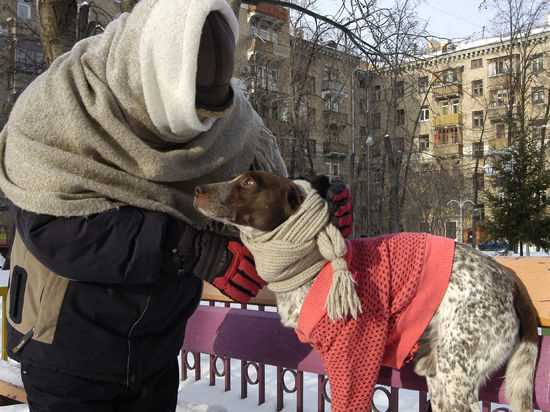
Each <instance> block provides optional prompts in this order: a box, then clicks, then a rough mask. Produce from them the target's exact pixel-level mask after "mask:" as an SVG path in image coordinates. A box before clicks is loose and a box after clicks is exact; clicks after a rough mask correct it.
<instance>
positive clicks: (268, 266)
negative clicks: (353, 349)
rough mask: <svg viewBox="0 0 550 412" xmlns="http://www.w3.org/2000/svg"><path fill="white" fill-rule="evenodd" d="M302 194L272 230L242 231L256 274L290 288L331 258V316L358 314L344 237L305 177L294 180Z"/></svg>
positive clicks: (270, 285)
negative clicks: (292, 210) (301, 199)
mask: <svg viewBox="0 0 550 412" xmlns="http://www.w3.org/2000/svg"><path fill="white" fill-rule="evenodd" d="M295 182H296V183H297V184H298V185H299V186H300V187H301V188H302V189H303V190H304V192H305V193H306V198H305V200H304V202H303V203H302V204H301V205H300V208H299V209H298V210H297V211H296V212H295V213H294V214H293V215H292V216H290V218H289V219H288V220H287V221H286V222H284V223H283V224H282V225H280V226H279V227H277V228H276V229H275V230H273V231H271V232H263V231H260V230H252V231H247V232H241V240H242V241H243V243H244V244H245V245H246V247H248V249H249V250H250V251H251V252H252V255H253V256H254V261H255V263H256V268H257V270H258V273H259V275H260V276H261V277H262V278H263V279H264V280H265V281H266V282H267V284H268V288H269V289H271V290H272V291H274V292H279V293H280V292H289V291H292V290H295V289H297V288H299V287H300V286H302V285H304V284H305V283H306V282H308V281H309V280H311V279H313V278H314V277H316V276H317V275H318V273H319V271H320V270H321V268H322V267H323V266H324V265H325V264H326V263H327V261H330V262H331V265H332V268H333V281H332V286H331V289H330V292H329V296H328V300H327V313H328V316H329V317H330V319H332V320H339V319H346V318H347V317H348V316H351V317H353V318H354V319H356V318H357V316H358V314H359V313H361V301H360V299H359V297H358V295H357V292H356V290H355V282H354V280H353V277H352V274H351V272H350V271H349V270H348V266H347V263H346V261H345V259H344V257H345V255H346V253H347V248H346V241H345V239H344V237H343V236H342V234H341V233H340V231H339V230H338V229H337V228H336V227H335V226H334V225H332V224H331V223H330V221H329V220H330V215H329V210H328V205H327V202H326V201H324V200H323V199H322V198H321V196H319V194H318V193H317V192H316V191H315V190H313V189H312V188H311V185H310V184H309V183H308V182H305V181H295Z"/></svg>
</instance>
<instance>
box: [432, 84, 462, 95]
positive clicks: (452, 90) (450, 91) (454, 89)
mask: <svg viewBox="0 0 550 412" xmlns="http://www.w3.org/2000/svg"><path fill="white" fill-rule="evenodd" d="M461 95H462V83H461V82H457V83H451V84H449V83H445V84H436V85H434V86H433V87H432V96H433V97H434V98H435V99H445V98H447V97H457V96H461Z"/></svg>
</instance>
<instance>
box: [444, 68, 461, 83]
mask: <svg viewBox="0 0 550 412" xmlns="http://www.w3.org/2000/svg"><path fill="white" fill-rule="evenodd" d="M442 78H443V82H444V83H456V81H457V80H458V76H457V73H456V71H455V70H447V71H445V72H443V76H442Z"/></svg>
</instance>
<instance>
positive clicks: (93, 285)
mask: <svg viewBox="0 0 550 412" xmlns="http://www.w3.org/2000/svg"><path fill="white" fill-rule="evenodd" d="M14 214H15V221H16V228H17V235H16V239H15V242H14V245H13V250H12V254H11V270H12V275H11V278H10V296H9V313H8V315H9V316H8V319H9V324H10V325H9V331H8V349H9V354H10V356H11V357H12V358H14V359H16V360H18V361H20V362H29V363H35V364H39V365H41V366H44V367H51V368H55V369H57V370H60V371H64V372H66V373H70V374H75V375H79V376H85V377H90V378H94V379H102V380H107V381H114V382H118V383H124V384H127V385H131V384H133V383H136V382H139V381H140V380H142V379H143V378H145V377H147V376H149V375H151V374H153V373H156V372H158V371H159V370H160V369H162V368H164V367H166V365H168V364H169V363H170V362H173V361H174V358H175V357H176V356H177V354H178V352H179V350H180V348H181V345H182V343H183V337H184V332H185V325H186V321H187V319H188V318H189V316H190V315H191V314H192V313H193V312H194V310H195V309H196V307H197V305H198V303H199V300H200V296H201V292H202V280H201V279H199V278H198V277H195V276H193V275H191V274H189V273H187V272H185V273H184V272H182V271H181V270H180V271H179V272H178V271H177V268H176V267H175V266H174V265H172V264H170V262H169V261H170V259H171V254H170V253H169V252H170V251H171V250H172V249H173V248H174V247H175V246H176V242H177V239H175V238H174V236H171V234H170V233H171V230H170V229H171V227H172V226H173V225H175V222H174V220H173V219H172V218H171V217H169V216H168V215H165V214H162V213H157V212H151V211H146V210H143V209H138V208H134V207H123V208H120V209H118V210H111V211H107V212H103V213H100V214H96V215H92V216H88V217H70V218H58V217H53V216H48V215H38V214H34V213H30V212H26V211H23V210H21V209H18V208H14ZM56 302H57V303H56Z"/></svg>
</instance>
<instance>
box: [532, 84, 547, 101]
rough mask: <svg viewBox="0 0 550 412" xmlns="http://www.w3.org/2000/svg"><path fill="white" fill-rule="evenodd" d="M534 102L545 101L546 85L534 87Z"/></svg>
mask: <svg viewBox="0 0 550 412" xmlns="http://www.w3.org/2000/svg"><path fill="white" fill-rule="evenodd" d="M532 95H533V104H540V103H544V87H542V86H541V87H533V92H532Z"/></svg>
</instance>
